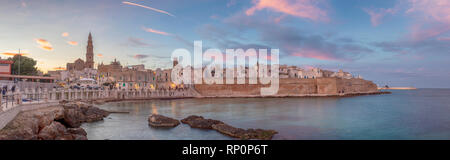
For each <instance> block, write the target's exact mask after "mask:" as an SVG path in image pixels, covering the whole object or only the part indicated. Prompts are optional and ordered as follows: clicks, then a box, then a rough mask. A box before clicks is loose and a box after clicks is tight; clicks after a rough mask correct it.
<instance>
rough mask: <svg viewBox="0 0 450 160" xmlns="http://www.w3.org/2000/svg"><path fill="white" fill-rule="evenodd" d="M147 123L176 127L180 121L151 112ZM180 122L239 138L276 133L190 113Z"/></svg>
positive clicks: (251, 137) (263, 138)
mask: <svg viewBox="0 0 450 160" xmlns="http://www.w3.org/2000/svg"><path fill="white" fill-rule="evenodd" d="M148 121H149V125H150V126H152V127H176V126H178V125H179V124H180V122H179V121H178V120H176V119H173V118H169V117H166V116H162V115H155V114H152V115H150V116H149V118H148ZM181 123H184V124H187V125H189V126H190V127H191V128H200V129H212V130H216V131H217V132H219V133H222V134H224V135H227V136H230V137H234V138H239V139H244V140H246V139H260V140H270V139H272V137H273V135H275V134H277V133H278V132H277V131H274V130H264V129H242V128H236V127H233V126H231V125H228V124H226V123H224V122H222V121H219V120H214V119H205V118H203V117H202V116H197V115H191V116H189V117H186V118H184V119H182V120H181Z"/></svg>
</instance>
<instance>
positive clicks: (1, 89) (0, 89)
mask: <svg viewBox="0 0 450 160" xmlns="http://www.w3.org/2000/svg"><path fill="white" fill-rule="evenodd" d="M0 91H1V93H2V95H3V96H4V95H6V93H7V92H8V86H7V85H5V86H3V87H2V88H0ZM11 91H12V92H16V85H13V86H12V87H11Z"/></svg>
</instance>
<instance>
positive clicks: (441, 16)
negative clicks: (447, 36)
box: [405, 0, 450, 41]
mask: <svg viewBox="0 0 450 160" xmlns="http://www.w3.org/2000/svg"><path fill="white" fill-rule="evenodd" d="M407 2H408V3H409V5H410V6H409V7H408V8H409V9H407V10H406V12H405V13H407V14H410V15H414V16H415V18H416V19H417V20H416V21H417V22H416V23H415V24H414V25H413V26H412V27H411V33H410V37H411V38H412V39H413V40H415V41H420V40H424V39H428V38H432V37H436V36H439V35H442V34H443V33H447V32H449V31H450V1H448V0H408V1H407Z"/></svg>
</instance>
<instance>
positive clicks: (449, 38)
mask: <svg viewBox="0 0 450 160" xmlns="http://www.w3.org/2000/svg"><path fill="white" fill-rule="evenodd" d="M437 40H439V41H450V37H439V38H438V39H437Z"/></svg>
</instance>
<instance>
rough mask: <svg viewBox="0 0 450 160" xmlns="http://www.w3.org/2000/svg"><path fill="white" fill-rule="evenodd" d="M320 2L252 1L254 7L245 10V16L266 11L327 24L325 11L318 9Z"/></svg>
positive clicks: (327, 19) (309, 0) (303, 0)
mask: <svg viewBox="0 0 450 160" xmlns="http://www.w3.org/2000/svg"><path fill="white" fill-rule="evenodd" d="M322 2H323V1H321V0H253V4H254V6H253V7H251V8H249V9H247V10H246V12H245V14H246V15H248V16H251V15H253V14H255V12H256V11H260V10H263V9H267V10H270V11H275V12H280V13H283V14H287V15H291V16H295V17H300V18H306V19H310V20H313V21H322V22H328V21H329V17H328V13H327V11H325V10H324V9H322V8H320V7H319V5H320V4H321V3H322Z"/></svg>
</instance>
